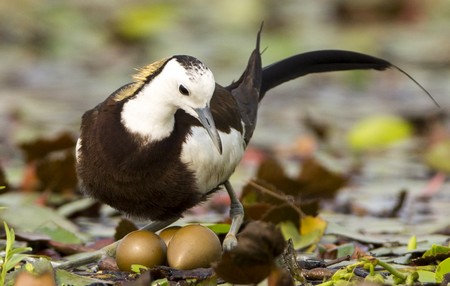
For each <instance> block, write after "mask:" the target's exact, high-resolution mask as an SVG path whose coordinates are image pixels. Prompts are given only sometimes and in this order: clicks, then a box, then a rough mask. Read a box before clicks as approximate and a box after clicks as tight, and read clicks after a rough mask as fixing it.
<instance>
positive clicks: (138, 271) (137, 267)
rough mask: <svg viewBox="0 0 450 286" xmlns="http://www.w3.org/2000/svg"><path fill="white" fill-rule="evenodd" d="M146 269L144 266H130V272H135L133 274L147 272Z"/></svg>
mask: <svg viewBox="0 0 450 286" xmlns="http://www.w3.org/2000/svg"><path fill="white" fill-rule="evenodd" d="M147 269H148V267H147V266H144V265H140V264H132V265H131V271H133V272H135V273H141V272H142V271H141V270H147Z"/></svg>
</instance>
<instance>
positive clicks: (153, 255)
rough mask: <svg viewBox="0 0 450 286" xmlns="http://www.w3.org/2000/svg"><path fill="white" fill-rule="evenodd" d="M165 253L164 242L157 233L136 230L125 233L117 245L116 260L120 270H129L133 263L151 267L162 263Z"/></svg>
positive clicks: (164, 259)
mask: <svg viewBox="0 0 450 286" xmlns="http://www.w3.org/2000/svg"><path fill="white" fill-rule="evenodd" d="M166 253H167V247H166V244H165V243H164V241H163V240H162V239H161V238H160V237H159V236H158V235H156V234H154V233H153V232H150V231H146V230H137V231H133V232H130V233H129V234H127V235H126V236H125V237H124V238H123V239H122V241H121V242H120V243H119V245H118V246H117V249H116V262H117V266H118V267H119V269H120V270H122V271H131V265H133V264H139V265H143V266H146V267H149V268H151V267H154V266H156V265H162V264H164V262H165V261H166Z"/></svg>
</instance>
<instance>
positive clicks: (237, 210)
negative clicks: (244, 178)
mask: <svg viewBox="0 0 450 286" xmlns="http://www.w3.org/2000/svg"><path fill="white" fill-rule="evenodd" d="M224 186H225V189H226V190H227V192H228V195H229V196H230V200H231V205H230V217H231V226H230V230H229V231H228V233H227V236H226V237H225V239H224V241H223V249H224V250H231V249H232V248H233V247H235V246H236V245H237V239H236V234H237V233H238V231H239V228H240V227H241V225H242V221H243V220H244V207H243V206H242V204H241V202H240V201H239V199H238V198H237V196H236V193H235V192H234V190H233V187H232V186H231V184H230V182H229V181H228V180H227V181H226V182H225V184H224Z"/></svg>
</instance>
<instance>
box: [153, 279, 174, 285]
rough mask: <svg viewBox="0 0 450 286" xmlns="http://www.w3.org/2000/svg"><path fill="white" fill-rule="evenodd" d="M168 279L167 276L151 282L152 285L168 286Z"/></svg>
mask: <svg viewBox="0 0 450 286" xmlns="http://www.w3.org/2000/svg"><path fill="white" fill-rule="evenodd" d="M169 285H170V283H169V280H167V278H162V279H158V280H155V281H153V282H152V286H169Z"/></svg>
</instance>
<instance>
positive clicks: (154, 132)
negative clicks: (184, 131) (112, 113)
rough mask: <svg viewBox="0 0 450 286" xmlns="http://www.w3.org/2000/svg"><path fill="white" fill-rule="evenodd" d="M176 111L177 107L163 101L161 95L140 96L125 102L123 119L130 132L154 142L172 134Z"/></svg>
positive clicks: (122, 113)
mask: <svg viewBox="0 0 450 286" xmlns="http://www.w3.org/2000/svg"><path fill="white" fill-rule="evenodd" d="M175 112H176V108H175V107H173V106H171V105H169V104H167V103H165V102H161V99H160V97H157V96H155V97H149V96H141V97H139V96H138V97H136V98H133V99H130V100H129V101H128V102H126V103H125V104H124V106H123V109H122V112H121V121H122V123H123V124H124V126H125V128H126V129H127V130H128V131H129V132H131V133H133V134H135V135H138V136H139V137H141V138H142V139H144V140H145V141H147V142H154V141H160V140H162V139H164V138H167V137H169V136H170V134H171V133H172V131H173V129H174V124H175V117H174V115H175Z"/></svg>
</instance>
